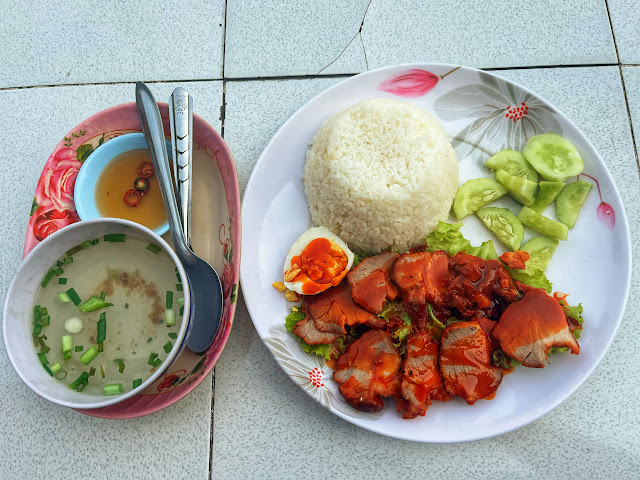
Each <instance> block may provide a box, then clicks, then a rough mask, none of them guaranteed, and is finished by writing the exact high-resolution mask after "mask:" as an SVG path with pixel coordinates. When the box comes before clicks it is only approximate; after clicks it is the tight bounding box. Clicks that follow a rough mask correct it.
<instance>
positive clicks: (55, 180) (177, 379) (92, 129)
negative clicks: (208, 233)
mask: <svg viewBox="0 0 640 480" xmlns="http://www.w3.org/2000/svg"><path fill="white" fill-rule="evenodd" d="M158 106H159V108H160V115H161V116H162V120H163V124H164V127H165V135H167V136H168V135H169V109H168V106H167V104H166V103H158ZM115 127H117V128H115ZM193 129H194V150H203V151H204V152H205V153H206V154H207V156H208V157H209V158H210V159H211V160H215V161H216V163H217V166H218V169H219V171H220V176H221V177H222V183H223V185H224V190H225V197H226V200H227V209H228V220H227V222H225V223H222V224H221V225H220V228H219V230H218V232H212V235H213V236H215V235H216V234H217V235H218V240H219V242H220V243H221V245H222V249H223V264H224V269H223V271H222V274H221V275H220V279H221V281H222V286H223V292H224V308H223V314H222V323H221V325H220V328H221V330H220V332H219V333H218V335H217V337H216V339H215V341H214V343H213V344H212V345H211V347H209V349H208V350H207V351H206V352H205V354H204V355H202V356H201V358H200V360H199V361H198V362H197V363H196V365H195V367H193V368H192V370H191V372H189V373H187V370H185V369H180V368H179V365H178V369H177V370H176V366H175V365H176V364H177V363H178V362H177V360H176V362H175V363H174V365H173V366H172V368H171V369H170V370H169V371H168V372H167V373H166V374H165V375H164V376H163V377H162V378H161V379H160V380H159V381H158V382H156V383H154V384H153V385H152V386H151V387H149V388H147V389H146V390H145V391H144V392H143V393H141V394H138V395H136V396H134V397H131V398H130V399H127V400H125V401H123V402H120V403H117V404H115V405H112V406H110V407H105V408H100V409H95V410H78V411H79V412H81V413H84V414H87V415H91V416H95V417H101V418H118V419H125V418H135V417H139V416H143V415H148V414H149V413H153V412H157V411H158V410H161V409H163V408H165V407H168V406H169V405H173V404H174V403H176V402H177V401H178V400H180V399H181V398H183V397H184V396H186V395H187V394H188V393H189V392H191V391H192V390H193V389H194V388H196V387H197V386H198V385H199V384H200V383H201V382H202V380H204V378H205V377H206V376H207V374H208V373H209V372H210V371H211V369H212V368H213V366H214V365H215V363H216V361H217V360H218V357H219V356H220V353H221V352H222V349H223V348H224V345H225V343H226V342H227V338H228V337H229V332H230V331H231V326H232V323H233V316H234V313H235V307H236V298H237V288H238V277H239V269H240V235H241V229H240V189H239V187H238V176H237V173H236V168H235V164H234V162H233V158H232V156H231V152H230V151H229V148H228V147H227V145H226V143H225V142H224V140H223V139H222V137H221V136H220V135H219V134H218V132H217V131H216V130H215V129H214V128H213V127H212V126H211V125H209V124H208V123H207V122H205V121H204V120H203V119H202V118H200V117H199V116H197V115H194V118H193ZM140 131H141V128H140V121H139V120H138V113H137V110H136V104H135V103H126V104H122V105H117V106H115V107H111V108H108V109H106V110H103V111H101V112H98V113H96V114H95V115H92V116H91V117H89V118H88V119H86V120H84V121H83V122H82V123H80V124H79V125H77V126H76V127H75V128H74V129H73V130H71V131H70V132H69V133H67V135H65V137H64V138H63V139H62V140H61V141H60V143H58V145H56V148H55V149H54V150H53V153H52V154H51V156H50V157H49V159H48V160H47V163H46V164H45V166H44V169H43V171H42V174H41V175H40V179H39V180H38V185H37V187H36V193H35V197H34V199H33V205H32V208H31V215H30V218H29V226H28V228H27V238H26V240H25V245H24V253H23V257H24V256H26V255H27V254H28V253H29V252H30V251H31V250H32V249H33V248H34V247H35V246H36V245H37V244H38V243H40V241H42V240H43V239H44V238H46V237H47V236H48V235H50V234H52V233H53V232H55V231H57V230H59V229H61V228H64V227H66V226H67V225H70V224H72V223H76V222H78V221H79V220H80V219H79V218H78V215H77V214H76V210H75V205H74V203H73V189H74V186H75V180H76V176H77V174H78V171H79V170H80V167H81V165H82V162H83V161H84V160H85V159H86V158H87V157H88V156H89V154H90V153H91V151H93V149H94V148H96V147H97V146H98V145H101V144H102V143H104V142H105V141H108V140H110V139H112V138H115V137H117V136H120V135H123V134H125V133H130V132H140ZM185 354H190V355H195V354H193V353H191V352H189V351H187V350H185V352H183V353H182V354H181V356H182V355H185ZM203 359H204V361H203ZM174 370H176V371H174Z"/></svg>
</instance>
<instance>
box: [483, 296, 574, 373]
mask: <svg viewBox="0 0 640 480" xmlns="http://www.w3.org/2000/svg"><path fill="white" fill-rule="evenodd" d="M492 335H493V336H494V337H495V338H496V339H497V340H498V341H499V342H500V348H501V349H502V351H504V353H506V354H507V355H509V356H510V357H511V358H515V359H516V360H518V361H519V362H522V365H524V366H525V367H534V368H544V363H545V361H546V360H547V353H549V349H550V348H552V347H568V348H569V349H570V350H571V353H573V354H576V355H577V354H578V353H580V346H579V345H578V342H577V341H576V339H575V337H574V336H573V334H572V333H571V331H570V330H569V324H568V323H567V318H566V316H565V313H564V311H563V310H562V307H561V306H560V305H559V304H558V302H556V301H555V300H554V299H553V298H552V297H550V296H549V295H547V294H546V293H545V292H544V291H542V290H532V291H529V292H527V293H525V295H524V296H523V297H522V299H521V300H520V301H518V302H515V303H512V304H511V305H509V306H508V307H507V308H506V310H505V311H504V313H503V314H502V316H501V317H500V321H499V322H498V325H496V327H495V328H494V329H493V332H492Z"/></svg>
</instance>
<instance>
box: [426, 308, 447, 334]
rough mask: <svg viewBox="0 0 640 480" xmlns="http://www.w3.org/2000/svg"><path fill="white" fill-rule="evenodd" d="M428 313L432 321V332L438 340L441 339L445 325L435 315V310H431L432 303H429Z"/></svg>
mask: <svg viewBox="0 0 640 480" xmlns="http://www.w3.org/2000/svg"><path fill="white" fill-rule="evenodd" d="M427 311H428V312H429V319H430V320H431V327H432V331H433V333H435V334H436V335H437V337H438V338H440V336H441V335H442V332H443V331H444V325H443V324H442V322H441V321H440V320H438V319H437V318H436V316H435V315H434V314H433V308H431V304H430V303H427Z"/></svg>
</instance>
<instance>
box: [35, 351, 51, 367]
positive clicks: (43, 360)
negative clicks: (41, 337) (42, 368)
mask: <svg viewBox="0 0 640 480" xmlns="http://www.w3.org/2000/svg"><path fill="white" fill-rule="evenodd" d="M38 359H39V360H40V363H41V364H43V365H46V364H47V363H49V360H47V354H46V353H44V352H40V353H38Z"/></svg>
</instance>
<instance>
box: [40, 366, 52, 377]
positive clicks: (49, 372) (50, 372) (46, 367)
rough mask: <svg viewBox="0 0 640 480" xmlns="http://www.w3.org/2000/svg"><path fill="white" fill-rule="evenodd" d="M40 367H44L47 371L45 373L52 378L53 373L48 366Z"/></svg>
mask: <svg viewBox="0 0 640 480" xmlns="http://www.w3.org/2000/svg"><path fill="white" fill-rule="evenodd" d="M42 366H43V367H44V369H45V370H46V371H47V373H48V374H49V375H51V376H52V377H53V372H52V371H51V369H50V368H49V366H48V365H45V364H44V363H43V364H42Z"/></svg>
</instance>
